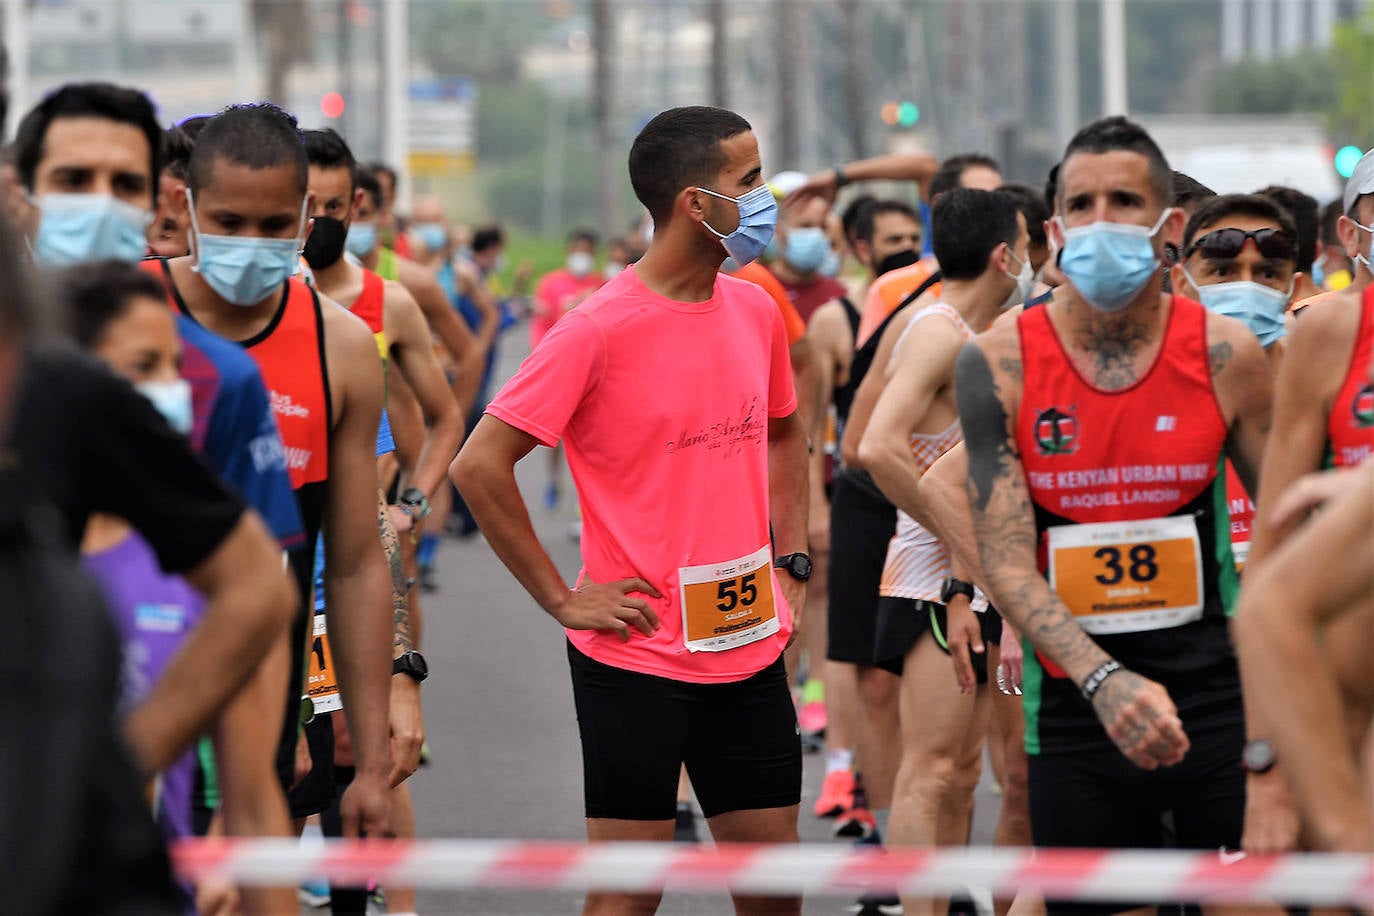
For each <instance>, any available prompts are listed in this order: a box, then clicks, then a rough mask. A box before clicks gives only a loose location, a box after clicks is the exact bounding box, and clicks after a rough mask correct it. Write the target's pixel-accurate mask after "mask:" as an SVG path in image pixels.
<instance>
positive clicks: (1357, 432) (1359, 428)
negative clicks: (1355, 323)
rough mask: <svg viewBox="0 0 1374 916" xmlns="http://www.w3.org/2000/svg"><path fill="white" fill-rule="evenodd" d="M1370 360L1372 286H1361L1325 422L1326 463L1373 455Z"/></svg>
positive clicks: (1373, 344)
mask: <svg viewBox="0 0 1374 916" xmlns="http://www.w3.org/2000/svg"><path fill="white" fill-rule="evenodd" d="M1371 360H1374V286H1368V287H1365V291H1364V295H1363V297H1362V298H1361V300H1360V326H1359V330H1358V331H1356V333H1355V349H1354V352H1353V353H1351V355H1350V367H1349V369H1347V370H1346V373H1345V380H1344V381H1343V382H1342V383H1341V388H1340V391H1338V392H1337V393H1336V400H1335V402H1334V403H1333V404H1332V406H1331V416H1329V417H1328V418H1327V421H1326V440H1327V452H1328V463H1329V464H1330V465H1331V466H1333V467H1338V468H1346V467H1354V466H1355V465H1357V464H1360V463H1362V462H1364V461H1366V460H1367V459H1368V458H1369V457H1370V455H1374V382H1371V381H1370V378H1369V367H1370V362H1371Z"/></svg>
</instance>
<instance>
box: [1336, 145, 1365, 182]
mask: <svg viewBox="0 0 1374 916" xmlns="http://www.w3.org/2000/svg"><path fill="white" fill-rule="evenodd" d="M1363 157H1364V153H1363V152H1362V151H1361V150H1360V148H1359V147H1358V146H1342V147H1341V148H1340V149H1338V150H1336V174H1337V175H1340V176H1341V177H1342V178H1349V177H1350V176H1351V175H1353V174H1355V166H1357V165H1359V164H1360V159H1362V158H1363Z"/></svg>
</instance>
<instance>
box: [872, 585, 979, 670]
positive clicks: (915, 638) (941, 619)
mask: <svg viewBox="0 0 1374 916" xmlns="http://www.w3.org/2000/svg"><path fill="white" fill-rule="evenodd" d="M945 616H946V615H945V606H944V605H943V604H937V603H936V602H934V601H918V600H916V599H915V598H892V597H889V596H886V595H884V596H883V597H882V598H880V599H878V632H877V634H876V636H875V638H874V642H873V659H872V661H873V664H874V665H875V666H877V667H879V668H882V669H883V670H884V671H891V672H892V673H893V674H895V675H898V676H899V677H900V676H901V673H902V668H903V667H904V663H905V660H906V654H907V652H909V651H911V647H912V646H914V645H916V643H918V642H919V641H920V639H921V637H922V636H924V635H925V634H926V633H927V632H929V633H930V634H931V635H932V636H934V637H935V642H936V643H937V644H939V646H940V648H941V649H943V650H944V652H945V654H946V655H948V654H949V625H948V622H947V621H946V619H945ZM975 616H976V617H977V618H978V624H979V627H980V630H981V633H982V636H983V642H984V644H991V645H995V644H997V643H999V642H1001V641H1002V615H1000V614H998V613H997V611H996V610H994V609H993V608H988V609H987V610H986V611H985V612H983V613H981V614H976V615H975ZM972 659H973V673H974V675H975V676H976V677H977V679H978V683H979V684H986V683H987V682H988V654H987V652H984V653H983V654H982V655H978V654H973V655H972Z"/></svg>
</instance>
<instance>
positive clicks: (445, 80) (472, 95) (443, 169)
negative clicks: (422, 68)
mask: <svg viewBox="0 0 1374 916" xmlns="http://www.w3.org/2000/svg"><path fill="white" fill-rule="evenodd" d="M409 107H410V114H409V124H408V129H407V132H406V133H407V139H408V141H409V147H410V161H409V165H410V170H411V173H412V174H414V175H428V176H434V175H444V174H453V173H459V174H461V173H464V172H469V171H471V170H472V168H473V164H474V159H475V156H476V127H477V125H476V115H477V86H476V84H475V83H473V82H472V80H469V79H467V78H466V77H461V76H435V77H430V78H428V79H420V80H412V81H411V84H410V104H409Z"/></svg>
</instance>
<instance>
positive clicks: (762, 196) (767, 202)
mask: <svg viewBox="0 0 1374 916" xmlns="http://www.w3.org/2000/svg"><path fill="white" fill-rule="evenodd" d="M697 190H698V191H700V192H701V193H703V194H710V195H711V196H712V197H719V198H720V199H721V200H728V201H730V202H732V203H733V204H734V205H735V206H737V207H739V225H738V226H736V227H735V231H734V232H731V233H730V234H729V235H725V234H722V233H720V232H717V231H716V230H715V228H714V227H712V226H711V224H710V223H708V222H705V221H703V222H702V225H703V226H705V227H706V229H707V230H708V231H709V232H710V233H711V234H712V235H714V236H715V237H716V238H718V239H720V244H721V245H722V246H723V247H724V248H725V253H726V254H728V255H729V256H730V257H732V258H734V259H735V263H736V264H738V265H739V266H741V267H743V266H744V265H745V264H751V263H753V262H754V261H755V260H756V259H757V258H758V256H759V255H760V254H762V253H763V249H764V248H766V247H767V246H768V243H769V242H770V241H772V239H773V232H774V230H775V229H776V228H777V225H778V202H777V200H776V199H775V198H774V197H773V192H772V190H771V189H769V187H768V185H766V184H761V185H759V186H758V187H757V188H755V189H754V190H752V191H750V192H749V193H748V194H744V195H742V196H740V197H737V198H736V197H726V196H725V195H724V194H719V193H717V192H715V191H712V190H710V189H709V188H697Z"/></svg>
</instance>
